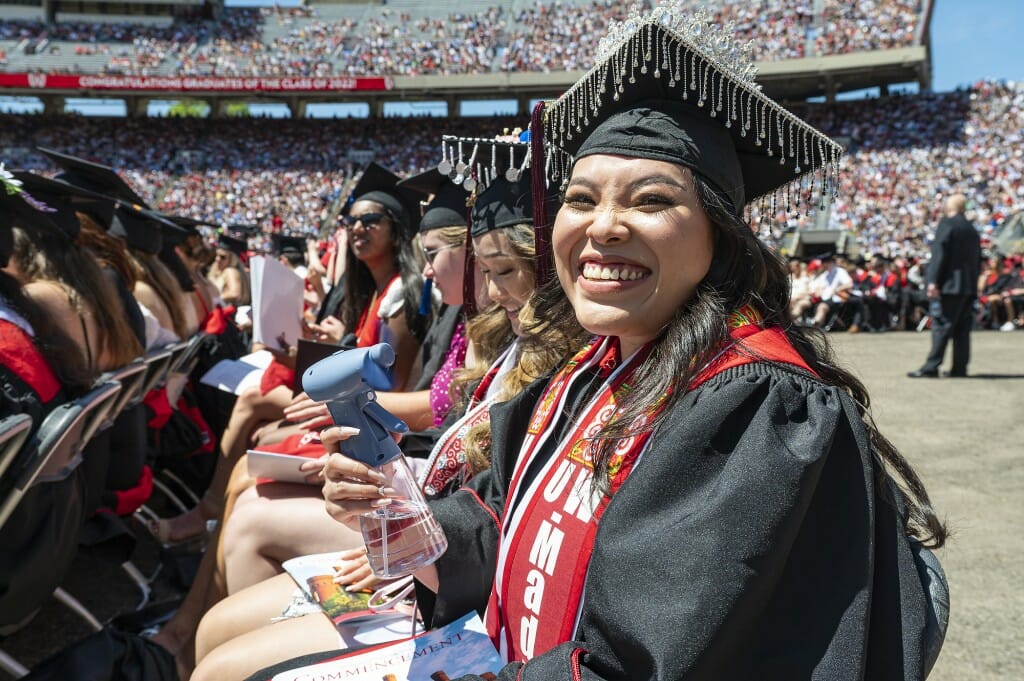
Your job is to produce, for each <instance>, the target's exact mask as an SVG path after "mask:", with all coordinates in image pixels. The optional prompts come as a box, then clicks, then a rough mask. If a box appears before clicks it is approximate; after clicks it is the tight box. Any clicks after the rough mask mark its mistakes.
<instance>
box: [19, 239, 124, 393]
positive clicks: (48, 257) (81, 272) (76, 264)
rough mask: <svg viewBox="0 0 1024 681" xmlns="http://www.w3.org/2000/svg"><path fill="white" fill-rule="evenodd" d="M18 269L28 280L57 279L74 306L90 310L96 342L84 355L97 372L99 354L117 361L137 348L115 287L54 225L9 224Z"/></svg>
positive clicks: (91, 259) (111, 361) (118, 364)
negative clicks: (90, 352)
mask: <svg viewBox="0 0 1024 681" xmlns="http://www.w3.org/2000/svg"><path fill="white" fill-rule="evenodd" d="M13 257H14V258H15V259H16V260H17V262H18V266H19V267H20V268H21V270H22V271H23V272H24V273H25V274H26V275H27V276H28V277H29V278H30V279H33V280H36V279H38V280H45V281H53V282H60V283H61V284H63V285H64V286H65V287H66V288H67V290H69V291H70V293H71V303H72V305H73V306H74V307H75V308H76V309H77V310H78V311H79V312H80V313H84V312H88V313H89V314H91V315H92V317H93V319H94V320H95V322H96V327H97V329H98V331H99V336H100V338H99V345H98V347H95V348H93V354H94V356H93V357H91V358H87V359H88V360H89V363H90V364H92V367H91V368H92V369H93V370H94V371H95V372H96V373H97V374H98V373H99V372H100V370H101V369H102V367H100V366H99V363H100V361H101V358H103V357H104V356H107V358H108V359H107V361H109V362H110V363H111V364H112V366H111V367H110V368H114V367H120V366H124V365H125V364H128V363H129V362H131V361H132V360H134V359H136V358H137V357H140V356H141V355H142V354H143V349H142V345H141V344H140V343H139V340H138V338H137V337H136V336H135V334H134V333H133V332H132V329H131V325H130V324H129V323H128V319H127V317H125V315H124V314H119V313H118V312H119V310H120V306H114V305H111V301H116V300H118V297H117V291H116V289H115V288H114V286H113V284H111V283H110V282H109V281H108V280H107V278H106V277H105V276H104V275H103V270H101V269H100V266H99V264H98V263H97V262H96V261H95V260H94V259H93V257H92V256H91V255H90V254H89V253H88V252H87V251H86V250H85V249H82V248H76V247H75V245H74V244H73V243H72V242H71V240H70V239H68V237H67V236H66V235H65V234H64V233H62V232H59V231H57V229H56V228H42V227H35V228H33V229H32V230H31V232H29V231H25V230H22V229H20V228H15V229H14V256H13Z"/></svg>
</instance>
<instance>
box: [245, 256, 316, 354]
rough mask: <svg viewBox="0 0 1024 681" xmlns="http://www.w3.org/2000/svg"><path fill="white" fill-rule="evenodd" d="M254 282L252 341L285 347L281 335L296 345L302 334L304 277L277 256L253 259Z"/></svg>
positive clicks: (252, 274)
mask: <svg viewBox="0 0 1024 681" xmlns="http://www.w3.org/2000/svg"><path fill="white" fill-rule="evenodd" d="M249 277H250V280H251V282H252V340H253V342H254V343H263V344H264V345H266V346H269V347H272V348H274V349H281V348H280V344H279V343H278V340H277V339H278V338H279V337H281V336H282V335H283V336H284V339H285V341H286V342H287V343H288V344H289V345H292V346H294V345H295V344H296V343H298V341H299V338H300V337H301V335H302V324H301V320H302V293H303V286H304V284H303V280H302V277H300V276H299V275H297V274H295V272H293V271H292V270H291V269H289V268H288V267H285V266H284V265H282V264H281V263H279V262H278V261H277V260H275V259H273V258H265V257H263V256H256V257H255V258H251V259H250V260H249Z"/></svg>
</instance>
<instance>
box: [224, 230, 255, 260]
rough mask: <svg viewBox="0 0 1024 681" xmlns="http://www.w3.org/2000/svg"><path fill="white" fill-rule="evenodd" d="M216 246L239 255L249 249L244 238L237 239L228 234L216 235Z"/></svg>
mask: <svg viewBox="0 0 1024 681" xmlns="http://www.w3.org/2000/svg"><path fill="white" fill-rule="evenodd" d="M217 248H223V249H224V250H227V251H231V252H233V253H234V254H235V255H238V256H241V255H242V254H244V253H245V252H246V251H247V250H249V243H248V241H246V240H245V239H239V238H238V237H235V236H231V235H230V234H220V235H219V236H218V237H217Z"/></svg>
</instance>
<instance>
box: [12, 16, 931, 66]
mask: <svg viewBox="0 0 1024 681" xmlns="http://www.w3.org/2000/svg"><path fill="white" fill-rule="evenodd" d="M690 5H692V7H693V8H694V9H696V8H697V7H699V6H709V7H710V9H711V10H712V12H713V16H714V19H715V21H717V22H720V23H723V24H727V23H730V22H731V23H732V25H733V29H734V32H735V34H736V35H737V36H739V37H741V38H745V39H751V38H754V37H755V36H756V37H757V40H756V45H755V46H754V47H755V52H754V55H755V58H757V59H758V60H763V61H770V60H781V59H794V58H800V57H804V56H812V55H830V54H845V53H848V52H853V51H858V50H877V49H887V48H893V47H906V46H910V45H914V44H917V41H918V40H919V35H918V32H919V31H918V29H919V26H920V25H921V13H922V11H923V3H922V1H921V0H871V1H870V2H863V3H844V2H840V1H839V0H825V2H824V3H823V10H822V12H821V13H820V15H815V12H814V5H815V3H814V2H813V1H812V0H756V2H745V1H742V0H721V1H720V2H713V3H707V2H705V1H704V0H687V2H686V3H684V6H690ZM626 11H627V10H626V4H625V3H619V2H613V1H612V0H591V1H590V2H586V1H578V2H562V1H559V2H539V1H538V2H536V3H535V4H533V5H526V6H524V7H521V8H520V9H518V10H517V11H516V12H515V14H514V16H512V15H510V12H509V10H508V6H506V5H500V4H499V5H494V6H491V7H487V8H484V9H480V10H477V11H466V12H458V13H453V14H451V15H449V16H448V17H446V18H443V19H428V18H425V17H422V16H412V15H410V14H408V13H403V12H399V11H395V10H392V9H390V8H388V7H387V6H386V5H385V6H383V7H381V8H380V9H379V10H376V11H374V12H373V13H372V14H370V15H369V16H368V17H367V18H366V19H365V20H364V21H361V22H360V21H357V20H355V19H353V18H351V17H347V16H346V17H336V18H330V19H327V18H321V17H320V16H318V13H317V10H316V8H315V7H304V8H280V7H273V8H262V9H259V10H255V9H230V10H225V11H224V12H223V13H222V14H221V15H220V16H219V17H218V18H217V19H216V20H215V21H214V20H206V19H202V18H182V19H178V20H176V21H175V22H174V23H173V24H171V25H170V26H164V27H160V26H150V25H140V24H131V23H111V24H100V23H86V22H67V23H64V22H60V23H57V24H56V25H54V26H49V25H47V24H45V23H43V22H41V21H35V20H7V21H0V40H5V39H7V40H19V41H27V42H28V43H30V44H31V46H32V48H33V49H34V48H36V47H40V48H41V47H43V46H47V45H48V46H49V47H48V49H56V50H60V49H61V48H60V44H59V43H55V42H53V41H62V42H68V43H71V44H72V45H74V47H71V48H69V49H72V50H73V51H74V52H75V53H76V54H106V55H109V60H108V62H107V63H106V65H105V66H104V67H103V72H104V73H108V74H123V75H156V74H160V75H177V76H197V75H221V76H268V77H271V76H326V75H331V74H342V75H350V76H372V75H425V74H431V75H434V74H437V75H452V74H468V73H489V72H491V71H495V70H499V71H505V72H525V71H531V72H552V71H564V70H577V69H587V68H589V67H590V66H591V64H592V63H593V58H594V53H593V51H594V49H595V47H596V45H595V44H593V43H592V42H591V41H586V40H579V38H580V37H581V36H586V35H597V34H600V33H603V32H604V30H605V28H606V27H607V25H608V22H609V21H610V20H612V19H622V18H624V17H625V15H626ZM269 22H273V23H275V24H276V26H277V27H278V29H279V30H278V31H275V32H274V33H273V35H270V34H267V35H265V28H266V26H267V24H268V23H269ZM2 66H3V62H2V61H0V67H2Z"/></svg>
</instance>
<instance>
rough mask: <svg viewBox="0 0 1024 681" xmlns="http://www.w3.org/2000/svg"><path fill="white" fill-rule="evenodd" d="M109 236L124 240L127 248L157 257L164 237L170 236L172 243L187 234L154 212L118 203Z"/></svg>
mask: <svg viewBox="0 0 1024 681" xmlns="http://www.w3.org/2000/svg"><path fill="white" fill-rule="evenodd" d="M110 234H111V236H116V237H118V238H120V239H124V241H125V243H126V244H128V247H129V248H134V249H136V250H139V251H142V252H143V253H150V254H152V255H159V253H160V251H162V250H163V248H164V237H165V235H170V239H171V241H172V242H180V241H181V239H183V238H184V236H185V235H186V234H187V233H186V232H185V231H184V230H183V229H181V228H180V227H178V226H177V225H175V224H174V223H173V222H171V221H170V220H167V219H166V218H164V217H163V216H161V215H160V214H159V213H157V212H155V211H151V210H147V209H145V208H143V207H142V206H135V205H132V206H129V205H127V204H124V203H120V204H118V206H117V209H116V210H115V211H114V219H113V220H112V221H111V224H110Z"/></svg>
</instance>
